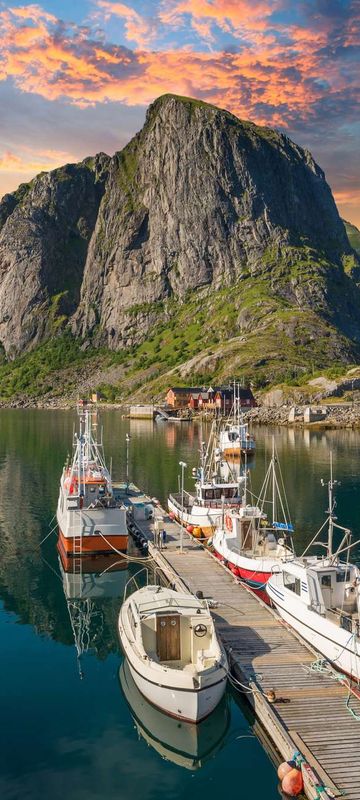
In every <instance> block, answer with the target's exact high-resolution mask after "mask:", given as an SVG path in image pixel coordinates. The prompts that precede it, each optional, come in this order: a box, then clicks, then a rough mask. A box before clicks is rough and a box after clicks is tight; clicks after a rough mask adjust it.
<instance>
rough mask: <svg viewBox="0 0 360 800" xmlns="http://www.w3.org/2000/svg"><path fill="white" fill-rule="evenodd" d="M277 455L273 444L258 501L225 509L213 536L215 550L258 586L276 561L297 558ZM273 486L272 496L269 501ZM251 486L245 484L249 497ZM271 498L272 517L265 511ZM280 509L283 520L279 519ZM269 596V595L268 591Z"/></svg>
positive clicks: (260, 585)
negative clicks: (269, 492) (281, 484)
mask: <svg viewBox="0 0 360 800" xmlns="http://www.w3.org/2000/svg"><path fill="white" fill-rule="evenodd" d="M277 463H278V462H277V458H276V455H275V449H274V444H273V452H272V458H271V461H270V464H269V467H268V469H267V472H266V475H265V479H264V482H263V486H262V489H261V492H260V496H259V499H258V504H257V505H255V506H254V505H247V504H246V501H245V503H244V506H243V507H242V508H240V509H239V510H230V511H225V510H224V513H223V516H222V519H221V522H220V523H219V524H218V527H217V529H216V531H215V533H214V535H213V537H212V540H211V545H212V546H213V548H214V553H215V555H216V556H217V558H219V559H220V561H222V562H223V563H225V564H226V565H227V567H228V568H229V569H230V570H231V571H232V572H233V573H234V575H236V576H237V577H239V578H241V579H242V580H243V581H246V583H248V584H249V586H251V587H252V588H254V589H257V590H262V589H264V588H265V584H266V582H267V581H268V579H269V578H270V576H271V574H272V572H273V568H274V565H275V564H278V563H282V562H288V561H292V560H293V558H294V551H293V543H292V533H293V526H292V524H291V522H290V521H288V520H289V514H288V511H287V509H286V508H285V504H284V502H283V500H282V496H281V492H280V486H279V481H278V478H277V473H276V466H277ZM270 486H272V500H271V501H267V499H266V498H267V495H268V489H269V488H270ZM246 494H247V488H246V485H245V498H246ZM267 502H270V506H271V511H272V520H268V515H267V514H266V513H265V512H264V508H265V503H267ZM278 511H279V513H280V516H281V517H282V519H283V521H281V522H278V521H276V520H277V517H278ZM265 598H266V595H265Z"/></svg>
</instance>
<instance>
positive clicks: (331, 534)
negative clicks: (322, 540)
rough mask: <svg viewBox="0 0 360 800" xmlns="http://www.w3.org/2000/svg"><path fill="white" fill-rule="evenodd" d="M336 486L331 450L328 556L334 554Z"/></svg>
mask: <svg viewBox="0 0 360 800" xmlns="http://www.w3.org/2000/svg"><path fill="white" fill-rule="evenodd" d="M336 484H337V481H334V479H333V454H332V450H330V480H329V481H328V498H329V508H328V509H327V511H326V513H327V514H329V528H328V556H332V554H333V552H332V551H333V537H334V521H335V520H336V519H337V518H336V517H335V515H334V509H335V506H336V500H335V499H334V497H333V489H334V487H335V486H336Z"/></svg>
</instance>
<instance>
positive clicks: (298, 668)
mask: <svg viewBox="0 0 360 800" xmlns="http://www.w3.org/2000/svg"><path fill="white" fill-rule="evenodd" d="M137 499H138V501H140V502H149V498H147V497H146V496H145V495H142V494H141V493H140V492H138V494H137ZM156 516H157V517H158V519H159V520H161V525H162V527H165V529H166V532H167V543H166V547H165V548H164V549H162V550H159V549H158V548H156V547H154V544H153V539H154V537H153V534H154V520H145V521H141V522H139V523H138V527H140V528H141V530H142V531H143V533H144V534H145V535H146V536H147V538H148V540H149V552H150V553H151V555H152V556H153V559H154V561H155V562H156V564H157V565H158V567H159V568H160V569H161V570H162V571H163V572H164V574H166V576H167V579H168V580H169V582H170V583H172V584H173V585H174V586H175V587H177V588H179V589H183V590H184V589H186V590H188V591H190V592H193V593H196V592H201V593H202V595H203V597H205V598H207V599H211V601H212V602H211V612H212V614H213V617H214V622H215V626H216V630H217V632H218V635H219V637H220V638H221V640H222V642H223V644H224V647H225V648H226V650H227V653H228V657H229V662H230V664H231V669H232V673H233V675H234V677H235V679H236V680H238V681H240V683H241V684H242V685H243V687H244V689H245V690H246V696H247V698H248V700H249V702H250V704H251V706H252V707H253V709H254V711H255V714H256V715H257V717H258V719H259V720H260V722H261V724H262V725H263V726H264V728H265V730H266V731H267V733H268V734H269V735H270V737H271V739H272V741H273V742H274V743H275V745H276V747H277V749H278V751H279V753H280V754H281V757H282V758H283V759H286V760H288V759H290V758H292V756H293V755H294V752H295V751H297V750H299V751H300V752H301V753H302V755H303V756H304V758H305V759H306V760H307V762H308V763H309V764H310V766H311V767H312V768H313V769H314V770H315V772H316V774H317V776H318V779H319V782H320V784H324V785H325V786H327V787H328V788H329V789H331V791H332V793H333V795H335V796H339V795H340V794H342V795H343V796H344V797H345V798H347V800H360V765H359V761H358V754H359V752H360V724H359V723H358V722H357V720H356V719H354V717H352V716H351V714H350V713H349V711H348V709H347V707H346V698H347V688H346V687H345V686H344V685H343V684H340V683H339V682H338V681H334V680H332V679H331V677H329V676H328V675H321V674H319V673H318V672H315V671H312V670H311V669H310V665H311V662H313V661H315V660H316V658H317V657H318V655H317V654H316V652H315V651H314V650H313V649H312V648H311V647H310V646H309V645H308V644H307V643H305V642H304V641H303V640H302V639H301V637H300V636H299V635H298V634H296V633H294V632H293V631H291V630H290V629H289V628H288V627H287V626H286V625H285V624H284V623H283V622H282V621H281V620H280V618H279V617H278V615H277V614H276V612H275V611H274V610H273V609H270V608H269V607H268V606H266V605H265V603H264V602H263V601H262V600H260V599H259V598H258V597H256V596H255V595H254V594H253V593H252V592H251V591H250V590H249V589H248V588H247V587H245V586H244V585H243V584H242V583H241V582H240V581H239V580H238V579H236V578H235V577H234V575H233V574H232V573H231V572H230V571H229V570H227V569H226V568H225V567H224V566H223V565H222V564H220V562H219V561H218V560H217V559H216V558H214V557H213V556H212V555H211V554H210V553H209V552H208V551H207V550H206V549H205V548H204V547H202V546H199V543H198V541H196V540H194V539H193V537H191V536H190V535H188V534H187V533H186V532H185V531H182V533H180V529H179V526H178V525H177V523H175V522H172V521H171V520H170V519H169V517H168V516H167V515H166V512H165V511H164V509H162V508H161V507H158V508H156V509H155V517H156ZM270 689H273V690H274V691H275V698H276V699H275V702H274V703H270V702H269V701H268V699H267V696H266V695H267V693H268V692H269V690H270ZM351 707H352V708H353V709H354V711H355V712H356V714H358V715H360V701H359V699H358V698H356V697H352V698H351ZM304 780H305V790H306V794H307V796H308V797H309V798H312V799H315V798H317V797H318V790H317V788H316V786H314V784H313V783H312V781H311V780H310V779H309V778H308V777H306V775H305V776H304ZM323 797H324V798H325V797H326V795H325V793H324V794H323Z"/></svg>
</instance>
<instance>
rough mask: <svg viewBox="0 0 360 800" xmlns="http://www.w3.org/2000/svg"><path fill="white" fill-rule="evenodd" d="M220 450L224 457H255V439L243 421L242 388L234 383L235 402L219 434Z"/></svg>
mask: <svg viewBox="0 0 360 800" xmlns="http://www.w3.org/2000/svg"><path fill="white" fill-rule="evenodd" d="M219 448H220V450H221V452H222V453H223V454H224V456H231V457H232V458H241V456H242V455H243V456H253V455H255V438H254V436H253V435H252V434H251V433H250V431H249V426H248V424H247V423H246V422H243V419H242V410H241V400H240V386H239V384H235V382H234V402H233V406H232V409H231V412H230V415H229V418H228V419H227V420H226V422H225V424H224V425H223V426H222V427H221V430H220V433H219Z"/></svg>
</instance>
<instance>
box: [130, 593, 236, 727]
mask: <svg viewBox="0 0 360 800" xmlns="http://www.w3.org/2000/svg"><path fill="white" fill-rule="evenodd" d="M125 597H126V593H125ZM119 636H120V641H121V645H122V648H123V651H124V654H125V656H126V658H127V660H128V664H129V669H130V672H131V675H132V677H133V679H134V681H135V683H136V686H137V687H138V689H139V691H140V692H141V693H142V694H143V695H144V697H146V698H147V700H149V701H150V702H151V703H153V705H154V706H156V707H157V708H161V709H162V710H163V711H165V712H166V713H167V714H170V716H173V717H177V718H179V719H181V720H185V721H188V722H200V720H202V719H204V718H205V717H207V716H208V714H210V713H211V712H212V711H213V710H214V708H216V706H217V704H218V703H219V702H220V700H221V698H222V696H223V694H224V692H225V687H226V679H227V672H228V665H227V659H226V654H225V651H224V650H223V648H222V646H221V644H220V643H219V642H218V639H217V636H216V633H215V628H214V623H213V620H212V617H211V614H210V612H209V608H208V605H207V602H206V601H205V600H199V599H198V598H196V597H194V596H193V595H190V594H182V593H180V592H174V591H173V590H172V589H168V588H164V587H162V586H146V587H144V588H142V589H138V590H137V591H136V592H134V593H133V594H132V595H131V596H130V597H129V598H128V599H125V600H124V602H123V605H122V607H121V610H120V614H119Z"/></svg>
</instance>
